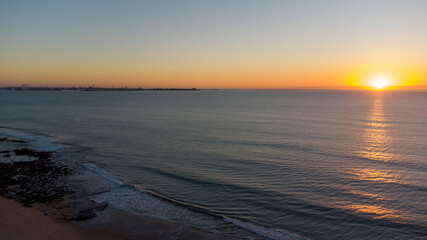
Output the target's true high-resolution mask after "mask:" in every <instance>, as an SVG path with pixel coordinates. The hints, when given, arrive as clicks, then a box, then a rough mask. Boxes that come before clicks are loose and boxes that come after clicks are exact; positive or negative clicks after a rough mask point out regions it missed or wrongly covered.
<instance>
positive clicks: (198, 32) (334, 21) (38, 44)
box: [0, 0, 427, 89]
mask: <svg viewBox="0 0 427 240" xmlns="http://www.w3.org/2000/svg"><path fill="white" fill-rule="evenodd" d="M426 26H427V1H423V0H357V1H352V0H329V1H327V0H325V1H318V0H311V1H308V0H298V1H286V0H281V1H274V0H268V1H255V0H233V1H230V0H222V1H221V0H217V1H204V0H193V1H189V0H182V1H180V0H174V1H162V0H158V1H126V0H123V1H115V0H114V1H112V0H111V1H110V0H102V1H98V0H91V1H87V0H73V1H63V0H54V1H19V0H16V1H0V86H11V85H13V86H20V85H22V84H29V85H31V86H92V85H95V86H100V87H124V86H127V87H147V88H148V87H178V88H187V87H191V88H192V87H196V88H226V89H227V88H231V89H232V88H237V89H253V88H260V89H278V88H279V89H281V88H348V87H355V86H356V87H359V86H364V85H369V81H370V79H372V78H374V76H378V75H381V76H388V79H390V81H391V83H390V84H392V85H396V86H406V87H414V88H417V87H422V86H424V87H425V86H427V27H426Z"/></svg>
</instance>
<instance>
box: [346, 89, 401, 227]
mask: <svg viewBox="0 0 427 240" xmlns="http://www.w3.org/2000/svg"><path fill="white" fill-rule="evenodd" d="M365 126H366V130H365V133H364V135H363V137H362V141H363V145H362V147H361V149H360V150H359V151H358V153H357V155H359V156H360V157H363V158H364V159H370V160H374V161H378V164H375V163H369V165H367V166H363V165H359V166H352V167H350V168H349V169H348V171H347V172H346V174H347V176H349V177H350V178H352V179H354V180H357V181H358V182H360V184H361V185H362V186H366V185H364V184H366V183H367V182H372V184H374V183H381V184H384V183H385V184H389V183H400V181H401V177H400V175H399V174H398V173H397V172H396V171H393V170H392V169H389V168H388V167H387V165H385V164H384V163H386V162H389V161H394V160H396V158H397V156H396V155H395V154H394V153H393V152H392V151H391V149H392V137H391V135H390V133H389V127H390V126H389V123H388V122H387V115H386V113H385V110H384V105H383V95H382V94H378V95H377V96H376V99H375V102H374V104H373V105H372V108H371V111H370V113H369V115H368V117H367V119H366V124H365ZM355 186H356V187H355V188H354V189H349V190H348V193H350V194H352V195H353V197H352V199H351V201H348V202H347V201H344V202H345V203H344V204H343V205H342V206H341V208H343V209H346V210H350V211H352V212H354V213H356V214H363V215H368V216H370V217H371V218H372V219H386V220H389V221H394V222H402V221H404V217H403V214H402V213H401V212H399V211H397V210H394V209H393V208H392V207H391V206H389V203H388V199H387V198H386V197H384V196H382V195H383V194H382V193H381V192H379V191H378V190H375V188H374V186H375V185H372V188H371V187H369V188H368V189H370V191H369V190H367V188H366V187H364V190H363V191H362V190H360V189H358V186H359V185H355Z"/></svg>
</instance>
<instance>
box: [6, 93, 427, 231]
mask: <svg viewBox="0 0 427 240" xmlns="http://www.w3.org/2000/svg"><path fill="white" fill-rule="evenodd" d="M0 126H1V128H0V131H1V132H3V133H5V132H6V133H7V132H15V133H25V134H30V135H35V136H46V137H49V139H54V141H56V142H59V143H63V144H68V145H72V146H74V147H75V148H79V149H82V150H81V151H76V152H75V154H80V155H81V156H83V155H84V157H85V158H86V159H87V160H88V161H90V162H92V163H94V164H95V165H96V166H97V167H99V168H101V169H106V170H107V172H109V173H113V174H115V175H116V176H117V178H118V179H120V180H121V181H122V182H123V184H126V185H132V186H136V187H138V188H139V189H143V190H144V191H149V192H152V193H154V194H156V195H158V196H160V197H162V198H165V199H170V200H173V201H176V202H179V203H181V204H182V205H184V206H192V207H193V208H195V209H200V210H203V211H205V212H206V213H208V214H214V215H218V216H223V217H224V219H225V220H226V221H228V222H232V223H234V224H236V225H239V226H243V227H245V228H247V229H261V228H262V229H270V230H271V231H273V230H274V231H278V232H281V231H283V230H286V231H290V232H293V233H296V234H299V235H300V236H303V237H307V238H312V239H423V238H424V239H426V238H427V92H425V91H413V92H400V91H389V92H387V91H384V92H380V91H297V90H293V91H273V90H270V91H264V90H263V91H261V90H260V91H237V90H235V91H194V92H77V91H69V92H67V91H63V92H53V91H40V92H35V91H28V92H25V91H0ZM117 198H119V199H120V197H119V196H117V195H116V199H117ZM129 202H131V201H129ZM134 207H135V206H134ZM264 233H265V235H268V236H270V235H269V234H268V231H267V232H264ZM273 235H274V234H273ZM273 235H271V236H270V237H272V238H281V237H280V236H279V235H274V236H273Z"/></svg>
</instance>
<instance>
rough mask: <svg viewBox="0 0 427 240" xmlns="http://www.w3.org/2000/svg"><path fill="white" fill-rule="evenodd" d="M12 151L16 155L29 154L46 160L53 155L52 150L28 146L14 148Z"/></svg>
mask: <svg viewBox="0 0 427 240" xmlns="http://www.w3.org/2000/svg"><path fill="white" fill-rule="evenodd" d="M13 152H14V153H15V154H16V155H18V156H22V155H25V156H30V157H35V158H38V159H39V160H47V159H51V158H52V156H53V152H50V151H36V150H32V149H29V148H21V149H15V150H13Z"/></svg>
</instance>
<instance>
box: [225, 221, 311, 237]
mask: <svg viewBox="0 0 427 240" xmlns="http://www.w3.org/2000/svg"><path fill="white" fill-rule="evenodd" d="M224 220H225V221H226V222H229V223H232V224H234V225H236V226H239V227H241V228H244V229H246V230H249V231H251V232H254V233H257V234H258V235H261V236H264V237H267V238H270V239H274V240H299V239H304V238H302V237H301V236H299V235H297V234H295V233H292V232H289V231H286V230H283V229H271V228H266V227H263V226H260V225H257V224H253V223H250V222H244V221H242V220H239V219H235V218H227V217H225V218H224Z"/></svg>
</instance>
